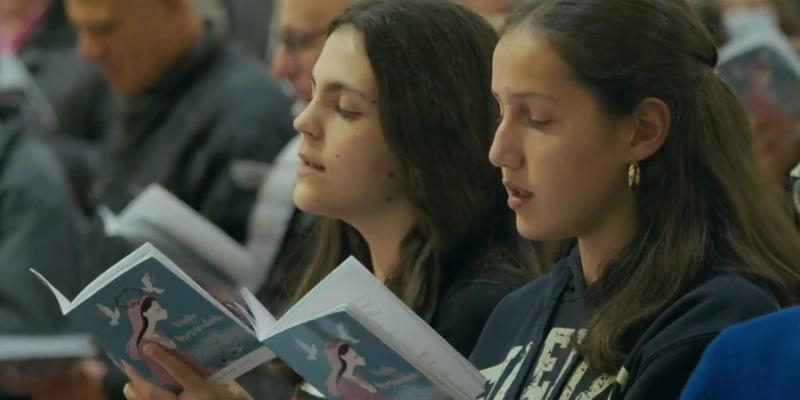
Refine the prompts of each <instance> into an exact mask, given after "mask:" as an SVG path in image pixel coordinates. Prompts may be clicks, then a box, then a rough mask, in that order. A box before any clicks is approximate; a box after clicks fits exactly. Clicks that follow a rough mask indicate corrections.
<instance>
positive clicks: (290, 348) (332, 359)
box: [265, 310, 449, 400]
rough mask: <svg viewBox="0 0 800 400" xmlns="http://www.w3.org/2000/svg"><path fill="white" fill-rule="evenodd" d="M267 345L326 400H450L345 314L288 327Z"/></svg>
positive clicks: (269, 340)
mask: <svg viewBox="0 0 800 400" xmlns="http://www.w3.org/2000/svg"><path fill="white" fill-rule="evenodd" d="M265 344H266V345H267V346H268V347H270V348H271V349H272V350H273V351H274V352H275V353H276V354H277V355H278V356H279V357H280V358H281V359H282V360H283V361H285V362H286V363H287V364H289V365H290V366H292V367H293V368H294V369H295V370H296V371H297V372H298V373H300V374H301V375H302V376H303V377H305V378H306V379H307V380H308V381H309V383H311V384H312V385H313V386H314V387H315V388H316V389H317V390H318V391H320V392H321V393H323V394H324V395H325V397H326V398H328V399H345V400H384V399H409V400H410V399H422V400H425V399H447V398H449V396H447V395H446V394H445V393H444V392H442V391H441V390H440V389H439V388H438V387H437V385H436V384H434V383H433V382H432V381H431V380H430V379H428V378H427V377H425V376H424V375H422V374H421V373H420V371H419V369H418V368H416V367H414V366H412V364H411V363H409V362H408V361H407V360H405V359H404V358H403V357H401V356H400V355H399V354H398V353H397V352H396V351H395V350H394V349H392V348H391V347H390V346H389V345H387V344H386V343H384V342H383V341H382V340H380V339H379V338H378V337H377V336H376V335H375V334H373V333H372V332H370V330H369V329H367V328H366V327H365V326H364V325H362V324H361V323H359V322H358V320H357V319H355V318H353V316H352V315H351V314H350V313H349V312H348V311H347V310H342V311H338V312H334V313H331V314H328V315H326V316H324V317H321V318H317V319H314V320H311V321H309V322H306V323H303V324H300V325H298V326H295V327H293V328H289V329H287V330H286V331H284V332H281V333H279V334H276V335H275V336H273V337H271V338H269V339H267V340H266V341H265Z"/></svg>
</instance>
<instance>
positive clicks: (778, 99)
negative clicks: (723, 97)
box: [719, 29, 800, 135]
mask: <svg viewBox="0 0 800 400" xmlns="http://www.w3.org/2000/svg"><path fill="white" fill-rule="evenodd" d="M719 73H720V75H721V76H722V77H723V78H724V79H725V81H726V82H727V83H728V84H729V85H730V86H731V88H732V89H733V91H734V92H736V94H737V95H738V96H739V99H740V100H741V101H742V103H744V105H745V107H746V108H747V110H748V112H749V113H750V115H751V117H752V118H753V120H754V123H755V125H756V132H758V131H760V130H765V129H768V130H773V131H778V133H784V134H786V135H800V95H799V94H800V55H798V54H797V52H796V51H795V50H794V49H793V48H792V45H791V44H790V43H789V41H788V40H787V39H786V38H785V37H784V36H782V35H781V34H780V33H779V32H776V31H773V30H771V29H763V30H758V31H752V32H747V33H745V34H743V35H741V36H737V37H735V38H734V39H733V40H731V41H730V42H729V43H728V44H726V45H725V46H724V47H723V48H722V49H720V63H719Z"/></svg>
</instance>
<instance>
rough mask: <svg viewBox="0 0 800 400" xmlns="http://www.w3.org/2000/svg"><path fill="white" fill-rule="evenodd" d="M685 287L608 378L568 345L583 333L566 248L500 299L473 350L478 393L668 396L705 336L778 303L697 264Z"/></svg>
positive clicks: (579, 290)
mask: <svg viewBox="0 0 800 400" xmlns="http://www.w3.org/2000/svg"><path fill="white" fill-rule="evenodd" d="M703 270H704V271H707V272H706V273H704V274H702V276H701V277H700V278H698V280H697V282H696V283H695V285H693V286H692V287H691V288H690V289H689V290H688V291H687V293H685V294H684V295H683V296H681V297H680V298H678V299H677V300H676V301H675V302H674V303H673V304H672V305H670V306H669V307H667V309H666V310H664V312H662V313H661V314H660V315H659V316H657V317H656V318H655V319H654V320H653V322H652V323H650V325H649V326H648V327H646V328H645V329H644V330H643V331H642V333H641V335H640V336H639V337H638V339H637V340H636V341H635V345H634V346H633V348H632V349H631V351H630V352H629V353H628V354H627V356H626V358H625V361H624V364H623V367H622V368H621V369H620V370H619V371H618V373H617V374H616V375H614V376H611V375H603V374H599V373H597V372H595V371H593V370H592V369H591V368H589V367H588V365H587V363H586V362H585V361H584V360H583V359H582V357H581V356H580V355H579V354H578V353H577V351H575V346H574V343H575V341H576V340H578V339H580V338H581V337H582V336H583V335H584V334H585V330H584V329H583V328H584V327H585V324H586V321H587V320H588V317H589V316H588V313H587V311H586V284H585V281H584V279H583V273H582V268H581V263H580V255H579V254H578V251H577V250H574V251H573V252H572V254H570V256H569V257H567V258H565V259H563V260H561V261H559V262H558V263H557V264H556V266H555V267H554V269H553V271H552V272H551V273H550V274H548V275H546V276H544V277H541V278H539V279H537V280H535V281H533V282H531V283H529V284H528V285H526V286H524V287H522V288H520V289H519V290H517V291H515V292H513V293H511V294H510V295H509V296H508V297H506V298H505V299H504V300H503V301H502V302H501V303H500V304H499V305H498V306H497V308H496V309H495V310H494V312H493V313H492V316H491V317H490V318H489V321H488V322H487V324H486V327H485V328H484V331H483V334H482V335H481V338H480V339H479V341H478V345H477V347H476V348H475V351H474V352H473V354H472V357H471V360H472V362H473V363H474V364H475V365H476V366H477V367H478V368H479V369H480V370H482V372H483V374H484V376H485V377H486V378H487V387H486V393H485V398H486V399H547V400H549V399H562V400H571V399H582V400H588V399H623V398H624V399H647V400H657V399H672V400H674V399H676V398H678V397H679V396H680V393H681V389H682V388H683V386H684V385H685V383H686V381H687V379H688V377H689V375H690V374H691V373H692V371H693V370H694V368H695V366H696V364H697V362H698V360H699V359H700V356H701V355H702V353H703V350H704V349H705V348H706V346H707V345H708V343H709V342H710V341H711V340H712V339H713V338H714V337H715V336H716V335H717V334H718V333H719V332H720V331H721V330H722V329H723V328H725V327H727V326H729V325H732V324H735V323H737V322H740V321H744V320H747V319H750V318H753V317H756V316H759V315H762V314H766V313H769V312H772V311H775V310H777V309H778V304H777V301H776V300H775V299H774V297H773V296H772V295H771V294H770V293H769V291H767V290H765V289H764V288H762V287H761V286H759V285H757V284H756V283H754V282H752V281H750V280H748V279H747V278H745V277H743V276H741V275H739V274H736V273H732V272H725V271H724V269H723V268H721V267H715V266H709V268H704V269H703Z"/></svg>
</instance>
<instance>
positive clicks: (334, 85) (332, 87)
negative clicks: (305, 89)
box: [311, 76, 377, 104]
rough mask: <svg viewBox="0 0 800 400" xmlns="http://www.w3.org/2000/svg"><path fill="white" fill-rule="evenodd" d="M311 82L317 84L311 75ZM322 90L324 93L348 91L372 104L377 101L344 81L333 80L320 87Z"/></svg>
mask: <svg viewBox="0 0 800 400" xmlns="http://www.w3.org/2000/svg"><path fill="white" fill-rule="evenodd" d="M311 83H312V84H313V85H314V86H316V85H317V81H316V80H315V79H314V77H313V76H312V77H311ZM322 91H323V92H325V93H332V92H348V93H352V94H355V95H356V96H359V97H361V98H363V99H364V100H366V101H368V102H370V103H372V104H377V102H376V101H375V100H373V99H372V98H370V96H367V94H366V93H364V92H362V91H360V90H358V89H354V88H353V87H352V86H350V85H348V84H346V83H344V82H339V81H335V82H330V83H326V84H325V86H324V87H323V88H322Z"/></svg>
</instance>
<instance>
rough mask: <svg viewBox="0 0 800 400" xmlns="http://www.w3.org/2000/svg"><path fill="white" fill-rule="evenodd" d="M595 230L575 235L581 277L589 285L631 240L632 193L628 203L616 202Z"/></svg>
mask: <svg viewBox="0 0 800 400" xmlns="http://www.w3.org/2000/svg"><path fill="white" fill-rule="evenodd" d="M617 204H620V206H618V207H616V209H614V210H611V211H610V212H608V213H607V214H606V217H605V218H603V219H602V222H601V223H600V224H597V225H596V226H595V227H594V229H591V230H588V231H587V233H585V234H583V235H579V236H578V249H579V250H580V255H581V265H582V266H583V268H582V269H583V277H584V279H585V280H586V283H587V284H589V285H591V284H592V283H594V282H596V281H597V280H598V279H600V275H601V273H602V269H603V267H604V266H605V265H606V263H608V262H609V261H610V260H611V258H612V257H613V256H614V255H615V254H616V253H617V252H618V251H620V250H621V249H622V248H623V247H624V246H625V245H626V244H627V243H629V242H630V241H631V239H632V238H633V235H634V233H635V231H636V215H635V211H634V210H635V208H634V203H633V196H632V195H631V196H630V201H629V202H619V203H617Z"/></svg>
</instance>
